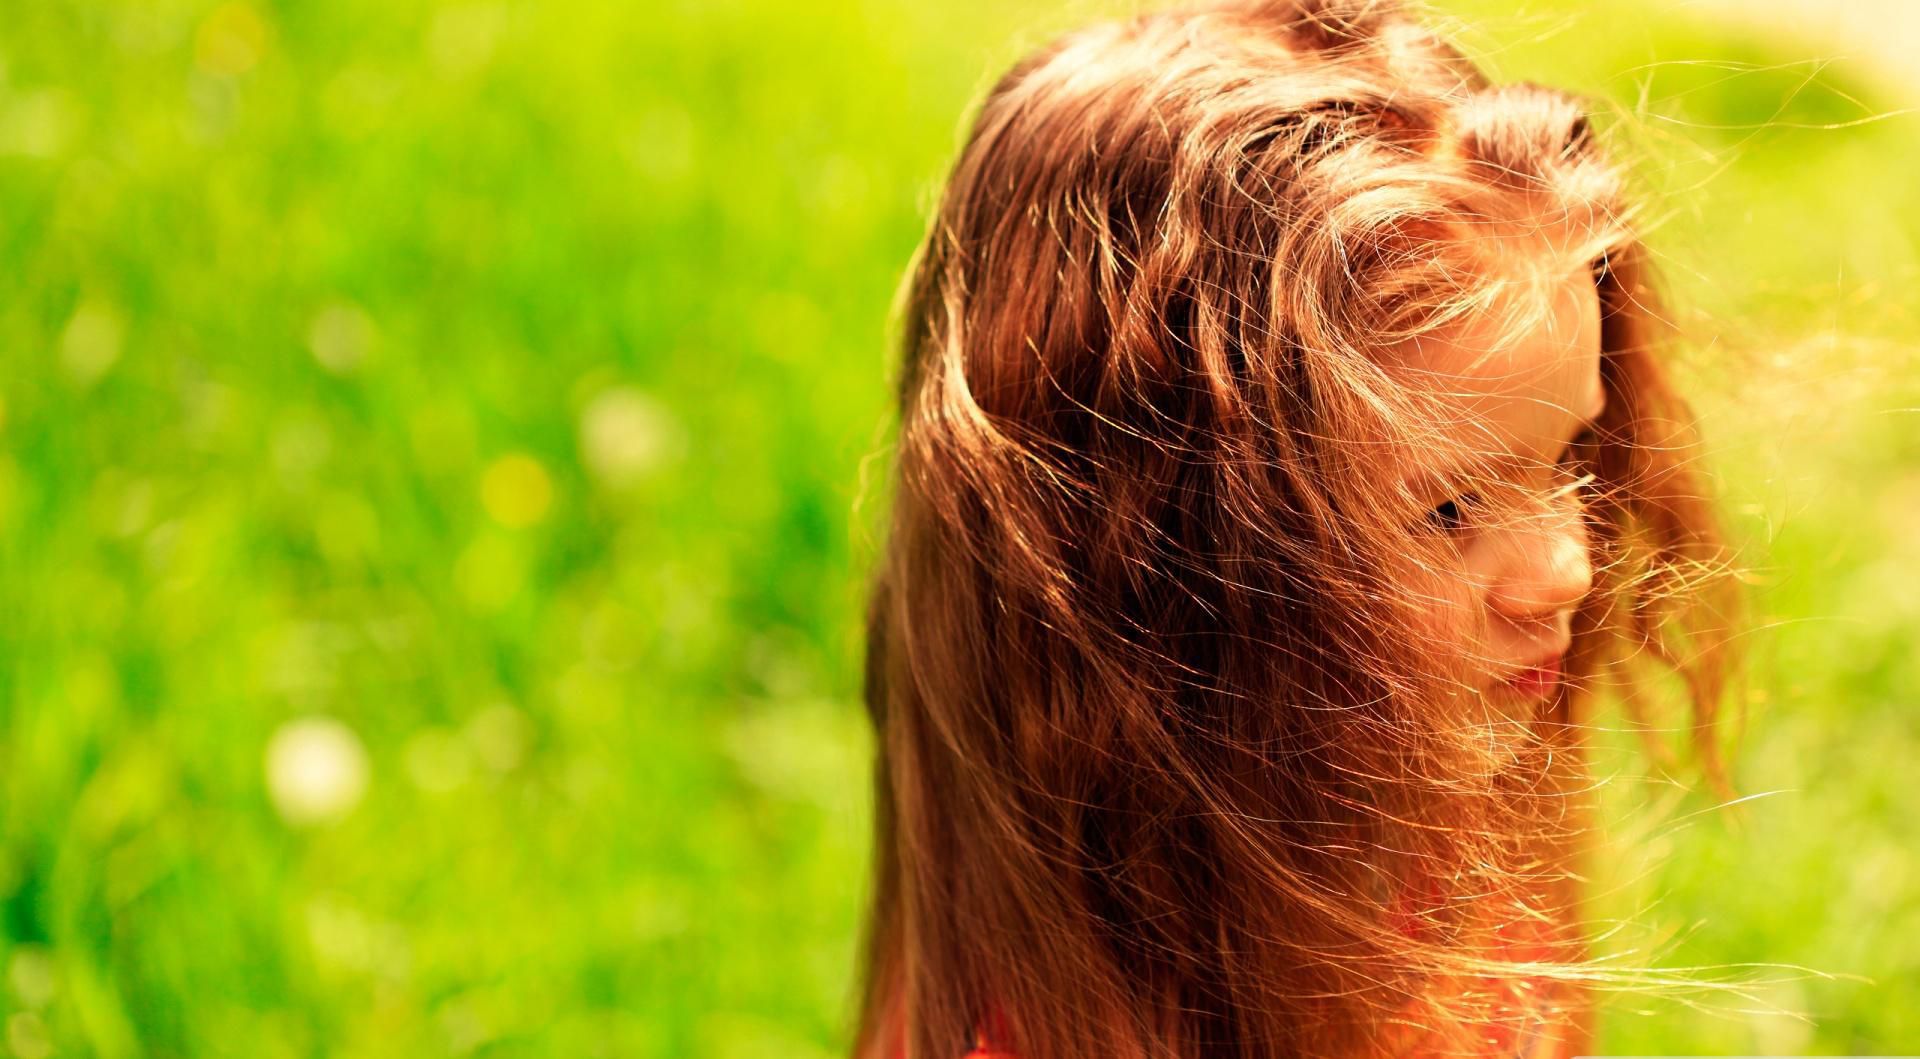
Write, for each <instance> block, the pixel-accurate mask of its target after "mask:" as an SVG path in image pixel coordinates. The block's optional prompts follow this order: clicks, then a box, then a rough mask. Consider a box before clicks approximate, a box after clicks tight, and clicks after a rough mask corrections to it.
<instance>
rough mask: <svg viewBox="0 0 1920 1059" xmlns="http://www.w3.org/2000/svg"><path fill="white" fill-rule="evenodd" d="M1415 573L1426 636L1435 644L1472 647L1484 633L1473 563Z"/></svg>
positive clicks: (1420, 612)
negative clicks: (1481, 625) (1482, 631)
mask: <svg viewBox="0 0 1920 1059" xmlns="http://www.w3.org/2000/svg"><path fill="white" fill-rule="evenodd" d="M1416 576H1417V582H1416V584H1415V591H1416V592H1417V593H1418V597H1417V598H1418V599H1419V603H1418V612H1419V620H1420V622H1421V624H1422V626H1423V631H1424V633H1425V635H1426V637H1427V638H1428V639H1429V640H1430V641H1431V642H1433V643H1435V644H1436V645H1443V646H1451V647H1454V648H1456V649H1463V650H1470V649H1471V648H1472V645H1473V644H1475V643H1476V642H1478V639H1479V637H1480V635H1481V629H1480V607H1479V600H1480V598H1481V591H1480V589H1479V588H1478V587H1477V582H1476V579H1475V577H1474V574H1473V570H1472V568H1471V566H1470V565H1469V564H1467V563H1465V562H1462V563H1460V564H1459V565H1458V566H1456V567H1453V568H1447V569H1428V570H1422V571H1420V572H1419V573H1418V574H1417V575H1416Z"/></svg>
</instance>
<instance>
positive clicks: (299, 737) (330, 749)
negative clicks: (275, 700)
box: [266, 717, 369, 826]
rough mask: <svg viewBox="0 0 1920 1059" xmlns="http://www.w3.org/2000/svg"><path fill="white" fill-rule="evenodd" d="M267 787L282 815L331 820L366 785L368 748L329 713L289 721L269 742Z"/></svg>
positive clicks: (301, 821) (302, 821)
mask: <svg viewBox="0 0 1920 1059" xmlns="http://www.w3.org/2000/svg"><path fill="white" fill-rule="evenodd" d="M266 767H267V791H268V793H269V794H271V795H272V796H273V805H274V808H275V809H277V810H279V812H280V816H281V818H282V819H284V820H286V821H287V822H288V823H290V824H296V825H301V826H307V825H313V824H323V823H329V822H331V821H334V820H338V819H340V818H341V817H343V816H345V815H347V814H348V813H349V812H352V811H353V808H354V806H356V805H358V804H360V798H361V796H362V795H364V794H365V793H366V790H367V777H368V772H369V768H368V764H367V751H366V748H365V746H363V745H362V744H361V742H360V737H359V736H358V735H356V734H355V733H354V731H353V729H351V728H349V727H347V726H346V725H345V724H343V723H341V722H340V721H338V720H335V719H334V718H331V717H304V718H301V719H299V720H294V721H288V722H287V723H286V724H283V725H281V726H280V728H279V729H278V730H277V731H275V732H274V733H273V738H272V739H270V740H268V742H267V756H266Z"/></svg>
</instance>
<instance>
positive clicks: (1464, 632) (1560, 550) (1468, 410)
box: [1390, 240, 1607, 747]
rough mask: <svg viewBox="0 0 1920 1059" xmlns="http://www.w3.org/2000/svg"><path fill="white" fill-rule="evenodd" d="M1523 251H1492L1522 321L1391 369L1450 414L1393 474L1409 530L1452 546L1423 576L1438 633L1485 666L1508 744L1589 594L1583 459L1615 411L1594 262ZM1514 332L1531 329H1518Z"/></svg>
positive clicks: (1409, 354)
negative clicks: (1604, 416)
mask: <svg viewBox="0 0 1920 1059" xmlns="http://www.w3.org/2000/svg"><path fill="white" fill-rule="evenodd" d="M1573 256H1574V255H1568V254H1565V253H1561V252H1557V250H1555V249H1553V248H1543V247H1542V244H1541V243H1540V242H1539V241H1537V240H1527V241H1526V242H1525V243H1523V244H1522V245H1521V247H1519V248H1516V249H1510V250H1506V251H1502V252H1500V253H1498V254H1496V255H1495V258H1494V265H1493V267H1495V268H1498V269H1501V270H1503V272H1504V273H1505V275H1504V276H1503V278H1510V279H1511V286H1510V287H1509V288H1508V289H1509V290H1510V291H1511V292H1512V294H1511V297H1510V298H1508V299H1507V302H1508V306H1509V307H1510V308H1511V309H1512V311H1513V312H1512V314H1511V315H1510V314H1506V313H1500V314H1493V316H1494V317H1497V318H1482V319H1477V320H1472V321H1469V322H1466V323H1464V324H1460V325H1455V326H1453V327H1451V328H1449V329H1447V330H1443V331H1441V332H1438V333H1436V334H1435V335H1431V336H1427V337H1424V338H1422V339H1418V340H1413V341H1410V342H1408V343H1406V344H1404V345H1403V346H1401V347H1399V348H1398V349H1396V350H1395V351H1393V352H1394V356H1393V357H1392V358H1391V363H1392V366H1393V369H1394V371H1395V374H1396V375H1398V376H1400V377H1402V378H1404V379H1405V380H1406V382H1407V383H1408V384H1409V385H1411V386H1413V387H1415V388H1418V389H1420V390H1422V391H1423V392H1425V393H1426V394H1427V395H1428V396H1430V397H1432V398H1434V399H1435V404H1436V405H1437V407H1439V408H1440V409H1441V410H1442V415H1441V417H1440V423H1439V425H1438V427H1437V428H1436V431H1435V434H1434V436H1433V437H1432V443H1431V444H1423V445H1421V446H1418V447H1417V448H1416V449H1415V450H1414V451H1412V452H1410V453H1407V454H1405V455H1404V456H1403V458H1402V459H1401V460H1400V461H1398V466H1397V467H1395V468H1393V470H1392V472H1390V473H1393V475H1394V480H1395V481H1396V482H1397V483H1398V484H1399V486H1400V496H1401V498H1402V500H1403V502H1404V503H1405V508H1404V510H1405V511H1406V513H1407V517H1408V519H1409V525H1410V526H1412V527H1413V528H1414V530H1415V531H1416V532H1417V533H1420V534H1422V535H1426V536H1429V537H1432V538H1435V539H1438V540H1441V541H1444V542H1445V544H1446V545H1447V547H1443V548H1441V549H1440V551H1441V552H1442V554H1443V555H1444V556H1446V558H1445V560H1443V562H1442V563H1441V564H1439V565H1438V566H1437V567H1433V568H1429V569H1426V570H1424V571H1423V572H1422V573H1421V574H1419V575H1416V576H1419V577H1421V578H1422V579H1423V580H1427V581H1430V582H1431V584H1423V585H1420V586H1419V588H1420V590H1421V592H1422V594H1423V596H1425V597H1428V598H1431V599H1432V600H1433V605H1432V608H1431V614H1430V617H1431V619H1432V630H1431V631H1432V633H1433V634H1434V635H1436V636H1439V637H1441V638H1443V639H1444V640H1445V641H1446V642H1449V643H1453V644H1455V645H1456V646H1458V647H1459V648H1460V649H1462V650H1463V651H1465V652H1467V653H1468V655H1469V657H1472V658H1474V659H1475V660H1476V661H1477V663H1478V664H1477V666H1476V668H1477V669H1478V670H1479V679H1480V686H1479V687H1478V688H1477V689H1476V690H1477V691H1479V692H1481V695H1480V698H1481V701H1483V702H1484V703H1486V704H1487V705H1488V706H1489V707H1490V709H1489V710H1488V711H1487V715H1486V717H1485V723H1486V724H1487V725H1488V726H1489V731H1488V733H1487V734H1488V736H1489V737H1490V738H1492V739H1493V740H1495V741H1497V742H1499V743H1500V744H1502V745H1505V746H1509V747H1511V746H1512V745H1514V741H1515V740H1517V739H1519V738H1523V737H1524V736H1525V734H1526V726H1527V725H1528V723H1529V722H1530V720H1531V719H1532V717H1533V716H1534V713H1535V710H1536V709H1537V708H1538V706H1539V704H1540V703H1541V701H1542V700H1543V699H1544V698H1545V697H1546V696H1547V695H1548V694H1549V693H1550V692H1551V691H1552V690H1553V689H1554V687H1555V686H1556V685H1557V684H1558V683H1559V679H1560V662H1561V658H1562V656H1563V655H1564V654H1565V653H1566V650H1567V647H1568V645H1569V643H1570V642H1571V640H1572V636H1573V631H1572V625H1573V614H1574V611H1575V609H1576V608H1577V607H1578V605H1579V604H1580V601H1581V600H1582V598H1584V597H1585V596H1586V594H1587V593H1588V591H1589V590H1590V589H1591V588H1592V585H1593V566H1592V561H1591V556H1590V549H1589V542H1588V535H1587V524H1586V518H1585V514H1584V512H1583V510H1582V501H1581V494H1580V488H1579V483H1580V480H1581V478H1582V475H1583V471H1582V468H1581V461H1580V457H1581V455H1582V452H1583V448H1584V445H1585V443H1586V442H1588V441H1590V440H1591V437H1592V435H1591V433H1590V431H1591V430H1592V427H1593V422H1594V420H1595V419H1596V418H1597V417H1598V416H1599V415H1600V413H1601V411H1602V410H1603V409H1604V407H1605V405H1606V399H1607V395H1606V389H1605V387H1604V386H1603V384H1602V382H1601V376H1600V362H1601V349H1600V302H1599V292H1598V290H1597V289H1596V286H1595V283H1594V274H1593V271H1592V269H1591V268H1590V266H1589V264H1588V263H1587V262H1586V260H1585V259H1584V258H1580V259H1579V260H1580V263H1579V264H1577V265H1575V264H1571V263H1570V261H1569V258H1570V257H1573ZM1515 321H1519V324H1520V326H1519V327H1518V328H1517V330H1516V328H1515V326H1514V324H1515Z"/></svg>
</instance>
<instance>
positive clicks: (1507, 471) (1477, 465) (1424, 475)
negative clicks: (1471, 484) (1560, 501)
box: [1401, 390, 1607, 497]
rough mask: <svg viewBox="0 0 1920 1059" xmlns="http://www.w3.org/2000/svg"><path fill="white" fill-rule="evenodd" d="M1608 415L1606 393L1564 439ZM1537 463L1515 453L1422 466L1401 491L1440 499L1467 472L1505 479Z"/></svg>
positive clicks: (1578, 420)
mask: <svg viewBox="0 0 1920 1059" xmlns="http://www.w3.org/2000/svg"><path fill="white" fill-rule="evenodd" d="M1606 413H1607V396H1606V392H1605V391H1604V390H1602V391H1601V394H1600V403H1599V406H1598V407H1596V408H1595V409H1594V410H1593V411H1592V412H1590V413H1588V414H1587V415H1585V416H1582V417H1581V418H1579V419H1577V420H1575V421H1574V424H1573V431H1572V432H1571V433H1569V434H1568V435H1567V436H1566V438H1565V439H1564V440H1565V441H1566V442H1569V443H1570V442H1572V441H1573V439H1574V438H1577V437H1579V436H1580V434H1581V433H1582V432H1583V431H1585V430H1587V429H1588V428H1590V427H1592V426H1593V425H1594V424H1595V423H1597V422H1599V421H1600V417H1601V416H1603V415H1605V414H1606ZM1538 462H1539V461H1538V460H1533V459H1529V458H1526V457H1523V456H1520V455H1518V454H1517V453H1512V452H1502V453H1494V454H1487V455H1482V456H1477V457H1474V458H1472V459H1466V460H1456V461H1452V462H1450V463H1448V464H1446V465H1444V466H1441V467H1422V468H1420V469H1418V470H1415V471H1413V472H1412V473H1410V474H1408V475H1406V476H1405V477H1403V478H1402V479H1401V488H1403V489H1405V490H1406V491H1407V492H1408V493H1409V494H1411V495H1413V496H1416V497H1427V496H1438V495H1440V494H1441V493H1442V492H1451V491H1452V490H1453V488H1454V485H1455V483H1458V482H1460V481H1462V480H1463V479H1466V478H1467V475H1468V472H1470V471H1480V470H1486V471H1489V472H1491V474H1492V476H1494V477H1500V478H1504V477H1506V476H1508V475H1512V474H1516V473H1518V472H1521V471H1524V470H1526V469H1527V468H1529V467H1532V466H1534V465H1536V464H1538Z"/></svg>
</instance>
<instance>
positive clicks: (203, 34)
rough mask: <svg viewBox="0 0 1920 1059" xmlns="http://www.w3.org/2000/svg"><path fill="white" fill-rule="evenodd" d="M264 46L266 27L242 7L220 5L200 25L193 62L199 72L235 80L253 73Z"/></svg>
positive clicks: (253, 13)
mask: <svg viewBox="0 0 1920 1059" xmlns="http://www.w3.org/2000/svg"><path fill="white" fill-rule="evenodd" d="M266 46H267V24H266V23H265V22H262V21H261V20H260V15H259V13H258V12H256V11H254V9H253V8H251V7H249V6H247V5H246V4H222V5H221V6H220V7H217V8H215V9H214V10H213V13H212V14H210V15H208V16H207V17H206V20H205V21H203V22H201V23H200V32H199V33H198V34H197V35H196V36H195V38H194V42H193V62H194V65H196V66H198V67H199V68H200V69H201V70H204V71H205V72H207V73H210V74H215V75H218V76H222V77H237V76H239V75H241V74H243V73H246V72H247V71H248V70H251V69H253V67H254V64H256V63H258V62H259V61H260V53H261V52H262V51H264V50H265V49H266Z"/></svg>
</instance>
